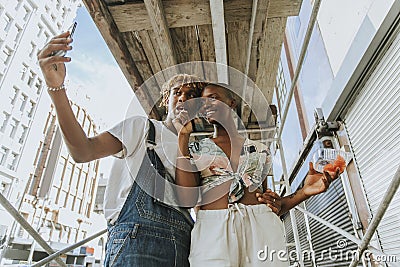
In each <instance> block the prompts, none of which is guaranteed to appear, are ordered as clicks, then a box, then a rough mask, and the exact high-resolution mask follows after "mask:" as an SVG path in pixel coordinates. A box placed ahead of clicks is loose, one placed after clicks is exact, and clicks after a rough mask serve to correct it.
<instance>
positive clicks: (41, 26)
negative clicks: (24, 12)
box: [37, 23, 44, 37]
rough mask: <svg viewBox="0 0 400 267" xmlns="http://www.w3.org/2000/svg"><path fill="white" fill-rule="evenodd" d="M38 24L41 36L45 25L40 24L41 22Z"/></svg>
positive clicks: (38, 35)
mask: <svg viewBox="0 0 400 267" xmlns="http://www.w3.org/2000/svg"><path fill="white" fill-rule="evenodd" d="M37 26H38V33H37V37H40V36H41V35H42V33H43V31H44V27H43V25H42V24H40V23H39V24H38V25H37Z"/></svg>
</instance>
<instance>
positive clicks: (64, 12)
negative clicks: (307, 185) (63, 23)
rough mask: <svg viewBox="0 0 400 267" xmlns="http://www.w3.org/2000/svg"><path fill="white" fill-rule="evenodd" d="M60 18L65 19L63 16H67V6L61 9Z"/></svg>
mask: <svg viewBox="0 0 400 267" xmlns="http://www.w3.org/2000/svg"><path fill="white" fill-rule="evenodd" d="M61 16H62V18H63V19H65V17H66V16H67V8H66V7H63V11H62V15H61Z"/></svg>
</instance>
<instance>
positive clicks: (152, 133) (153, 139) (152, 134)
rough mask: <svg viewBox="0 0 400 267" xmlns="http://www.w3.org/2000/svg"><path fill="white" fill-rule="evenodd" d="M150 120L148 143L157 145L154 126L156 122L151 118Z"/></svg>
mask: <svg viewBox="0 0 400 267" xmlns="http://www.w3.org/2000/svg"><path fill="white" fill-rule="evenodd" d="M148 121H149V133H148V135H147V143H149V144H151V145H153V146H155V145H156V129H155V128H154V124H153V122H152V121H151V120H148Z"/></svg>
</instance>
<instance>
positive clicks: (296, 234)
mask: <svg viewBox="0 0 400 267" xmlns="http://www.w3.org/2000/svg"><path fill="white" fill-rule="evenodd" d="M278 146H279V154H280V155H281V161H282V171H283V177H284V179H285V186H286V194H287V195H290V194H291V193H292V190H291V188H290V182H289V176H288V173H287V168H286V160H285V153H284V150H283V146H282V143H281V140H278ZM289 214H290V222H291V224H292V229H293V237H294V242H295V244H296V251H297V253H298V254H297V255H302V252H301V244H300V239H299V231H298V229H297V222H296V215H295V212H294V210H293V209H291V210H290V211H289ZM298 261H299V264H300V267H304V263H303V259H302V258H301V256H299V258H298Z"/></svg>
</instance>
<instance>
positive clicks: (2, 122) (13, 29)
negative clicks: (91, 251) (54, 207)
mask: <svg viewBox="0 0 400 267" xmlns="http://www.w3.org/2000/svg"><path fill="white" fill-rule="evenodd" d="M79 6H80V1H79V0H49V1H39V0H0V21H1V23H0V25H1V27H0V192H1V193H2V194H3V195H4V196H5V197H6V198H7V199H8V200H9V201H10V202H11V203H12V204H14V206H15V207H16V208H18V207H19V206H20V203H22V201H21V198H22V193H23V192H24V191H25V186H26V184H27V182H28V181H29V179H30V177H29V175H30V173H32V172H33V166H34V162H33V160H34V158H35V154H36V150H37V147H38V141H39V140H40V137H41V136H43V133H42V131H43V127H44V125H45V122H46V118H47V116H46V113H48V112H49V109H50V102H49V99H48V98H46V97H44V98H42V97H41V96H42V94H43V91H44V90H45V83H44V79H43V77H42V76H41V73H40V69H39V66H38V64H37V59H36V54H37V52H38V49H40V48H41V47H43V46H44V44H45V43H47V42H48V41H49V40H50V38H52V37H53V36H54V35H56V34H59V33H61V32H62V31H63V30H65V29H67V28H68V26H70V25H71V24H72V22H73V19H74V18H75V16H76V11H77V9H78V7H79ZM39 103H40V105H39ZM0 218H2V219H1V222H0V240H2V239H4V238H5V235H6V233H7V232H9V231H10V226H11V225H12V222H13V220H12V218H11V217H10V216H9V215H8V213H7V212H5V211H4V210H3V208H2V207H1V206H0ZM2 241H4V240H2Z"/></svg>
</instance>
